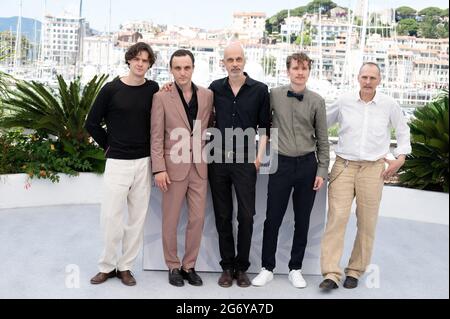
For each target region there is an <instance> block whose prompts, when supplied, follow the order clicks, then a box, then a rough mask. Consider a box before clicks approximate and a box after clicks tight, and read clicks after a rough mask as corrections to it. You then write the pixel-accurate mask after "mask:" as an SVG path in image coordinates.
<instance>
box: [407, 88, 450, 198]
mask: <svg viewBox="0 0 450 319" xmlns="http://www.w3.org/2000/svg"><path fill="white" fill-rule="evenodd" d="M414 116H415V119H414V120H413V121H412V122H411V123H410V129H411V140H412V142H411V145H412V153H411V155H410V156H408V157H407V160H406V162H405V165H404V167H403V171H402V173H401V174H400V182H401V183H402V184H403V185H406V186H409V187H414V188H419V189H430V190H439V191H444V192H447V193H448V191H449V185H448V182H449V181H448V179H449V113H448V91H447V90H445V91H443V92H442V93H441V94H440V95H439V96H438V97H437V98H436V99H435V100H434V101H432V102H430V103H429V104H427V105H426V106H424V107H422V108H418V109H417V110H416V111H415V112H414Z"/></svg>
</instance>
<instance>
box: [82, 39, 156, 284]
mask: <svg viewBox="0 0 450 319" xmlns="http://www.w3.org/2000/svg"><path fill="white" fill-rule="evenodd" d="M125 60H126V63H127V64H128V66H129V69H130V71H129V73H128V75H127V76H125V77H123V78H117V79H115V80H113V81H112V82H109V83H107V84H106V85H105V86H104V87H103V88H102V90H101V91H100V93H99V95H98V97H97V99H96V100H95V102H94V104H93V106H92V108H91V111H90V112H89V115H88V117H87V120H86V125H85V126H86V130H87V131H88V132H89V133H90V134H91V136H92V137H93V138H94V140H95V141H96V142H97V143H98V144H99V145H100V146H101V147H102V148H103V149H104V150H105V156H106V158H107V160H106V167H105V173H104V185H103V200H102V204H101V220H100V222H101V226H102V232H103V241H104V249H103V252H102V254H101V257H100V260H99V263H98V267H99V270H100V272H99V273H98V274H97V275H95V276H94V277H93V278H92V279H91V284H101V283H103V282H105V281H106V280H107V279H108V278H112V277H115V276H117V277H119V278H120V279H121V280H122V283H123V284H125V285H127V286H133V285H135V284H136V280H135V279H134V277H133V275H132V274H131V269H132V267H133V263H134V261H135V259H136V257H137V255H138V253H139V249H140V247H141V245H142V241H143V230H144V222H145V217H146V215H147V210H148V203H149V199H150V189H151V185H150V174H151V168H150V112H151V105H152V99H153V94H155V93H156V92H158V90H159V87H158V84H157V83H156V82H154V81H150V80H147V79H146V78H145V74H146V73H147V71H148V70H149V69H150V68H151V66H152V65H153V63H154V62H155V54H154V53H153V50H152V49H151V48H150V46H149V45H147V44H146V43H143V42H139V43H137V44H135V45H133V46H131V47H130V48H129V49H128V51H127V53H126V54H125ZM103 122H104V123H105V124H106V130H105V129H104V128H103V126H102V123H103ZM126 203H127V205H128V218H127V220H126V223H125V222H124V218H123V211H124V206H125V204H126ZM120 242H122V249H121V251H122V256H117V246H118V245H119V243H120Z"/></svg>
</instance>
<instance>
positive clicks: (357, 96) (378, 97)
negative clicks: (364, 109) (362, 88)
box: [354, 90, 381, 104]
mask: <svg viewBox="0 0 450 319" xmlns="http://www.w3.org/2000/svg"><path fill="white" fill-rule="evenodd" d="M354 96H355V100H356V101H357V102H359V101H361V102H363V103H365V104H372V103H373V104H379V103H380V98H381V96H380V94H379V92H378V90H376V91H375V96H374V97H373V99H372V101H370V102H365V101H363V100H362V99H361V97H360V95H359V90H358V91H355V93H354Z"/></svg>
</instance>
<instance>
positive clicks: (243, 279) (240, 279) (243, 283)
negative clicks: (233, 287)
mask: <svg viewBox="0 0 450 319" xmlns="http://www.w3.org/2000/svg"><path fill="white" fill-rule="evenodd" d="M234 278H236V282H237V285H238V286H239V287H242V288H246V287H249V286H250V285H251V282H250V279H248V276H247V274H246V273H245V271H242V270H238V271H236V272H235V273H234Z"/></svg>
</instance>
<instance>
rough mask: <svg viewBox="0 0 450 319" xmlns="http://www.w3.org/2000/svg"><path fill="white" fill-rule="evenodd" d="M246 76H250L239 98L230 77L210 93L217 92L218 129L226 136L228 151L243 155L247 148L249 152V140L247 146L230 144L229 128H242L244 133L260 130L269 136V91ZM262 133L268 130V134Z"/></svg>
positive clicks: (219, 81) (223, 136)
mask: <svg viewBox="0 0 450 319" xmlns="http://www.w3.org/2000/svg"><path fill="white" fill-rule="evenodd" d="M244 74H245V76H246V80H245V83H244V84H243V85H242V87H241V89H240V90H239V92H238V94H237V95H236V96H235V95H234V93H233V90H232V89H231V86H230V84H229V82H228V77H226V78H223V79H219V80H216V81H214V82H212V83H211V85H210V86H209V89H210V90H212V91H213V92H214V107H215V128H217V129H219V130H220V132H221V134H222V138H223V141H222V147H223V149H225V150H228V149H230V147H232V149H233V150H234V151H236V150H237V151H239V152H241V149H242V148H245V152H247V151H248V149H247V147H248V142H249V141H247V140H246V141H245V143H244V145H240V144H239V143H236V141H229V140H228V141H226V140H225V129H226V128H232V129H237V128H240V129H242V130H244V131H245V130H246V129H248V128H250V129H252V130H253V131H254V132H255V133H256V130H257V129H259V130H260V132H259V133H260V134H261V133H263V134H264V135H268V134H269V129H270V96H269V89H268V87H267V85H265V84H264V83H261V82H259V81H256V80H254V79H252V78H250V77H249V76H248V74H247V73H244ZM261 129H265V132H264V131H261ZM231 142H232V144H231ZM231 145H232V146H231Z"/></svg>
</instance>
